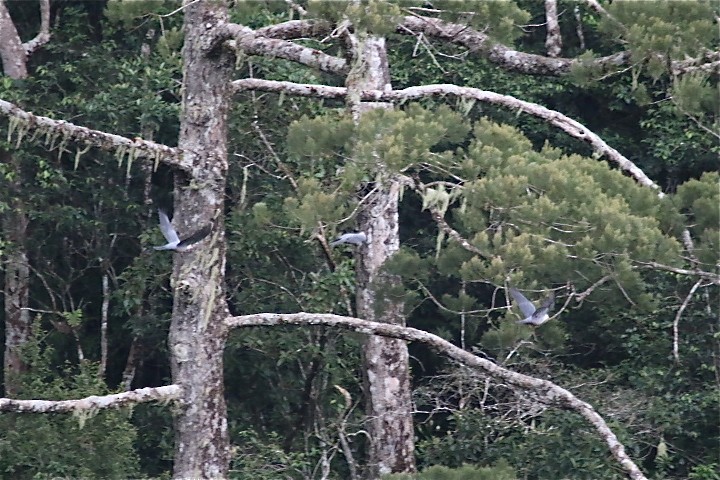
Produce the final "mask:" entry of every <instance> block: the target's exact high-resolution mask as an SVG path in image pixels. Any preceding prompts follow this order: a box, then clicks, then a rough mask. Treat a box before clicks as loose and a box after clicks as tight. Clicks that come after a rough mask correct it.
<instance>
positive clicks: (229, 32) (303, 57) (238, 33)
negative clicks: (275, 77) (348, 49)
mask: <svg viewBox="0 0 720 480" xmlns="http://www.w3.org/2000/svg"><path fill="white" fill-rule="evenodd" d="M296 22H297V23H298V24H302V22H303V21H302V20H298V21H296ZM273 32H274V33H273ZM266 33H273V34H275V35H280V33H279V32H277V31H272V30H267V31H266ZM225 40H227V42H226V43H225V44H226V45H228V46H229V47H230V48H232V49H234V50H240V51H242V52H244V53H246V54H248V55H261V56H266V57H276V58H284V59H285V60H291V61H293V62H297V63H300V64H302V65H305V66H307V67H311V68H317V69H318V70H320V71H323V72H328V73H334V74H338V75H345V74H347V73H348V71H349V68H348V64H347V61H345V59H344V58H339V57H335V56H333V55H328V54H327V53H324V52H322V51H320V50H317V49H314V48H310V47H304V46H302V45H298V44H296V43H293V42H289V41H287V40H280V39H275V38H268V37H266V36H263V35H262V33H260V32H258V31H255V30H253V29H252V28H249V27H246V26H244V25H238V24H235V23H229V24H224V25H221V26H220V27H219V28H218V34H217V37H216V43H219V42H224V41H225Z"/></svg>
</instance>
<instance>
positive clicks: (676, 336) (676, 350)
mask: <svg viewBox="0 0 720 480" xmlns="http://www.w3.org/2000/svg"><path fill="white" fill-rule="evenodd" d="M700 284H702V279H700V280H698V281H697V282H695V284H694V285H693V286H692V288H690V291H689V292H688V294H687V296H686V297H685V300H683V302H682V305H680V308H679V309H678V311H677V314H676V315H675V319H674V320H673V349H672V353H673V358H675V363H680V317H682V314H683V312H684V311H685V309H686V308H687V306H688V304H689V303H690V299H691V298H692V297H693V295H695V290H697V289H698V287H699V286H700Z"/></svg>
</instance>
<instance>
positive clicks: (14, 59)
mask: <svg viewBox="0 0 720 480" xmlns="http://www.w3.org/2000/svg"><path fill="white" fill-rule="evenodd" d="M0 61H2V68H3V72H4V73H5V75H7V76H8V77H10V78H14V79H19V78H26V77H27V55H26V54H25V48H24V47H23V44H22V41H21V40H20V35H19V34H18V31H17V29H16V28H15V24H14V23H13V21H12V18H10V12H8V10H7V7H6V6H5V1H4V0H0Z"/></svg>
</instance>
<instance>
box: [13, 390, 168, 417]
mask: <svg viewBox="0 0 720 480" xmlns="http://www.w3.org/2000/svg"><path fill="white" fill-rule="evenodd" d="M181 393H182V387H181V386H180V385H166V386H164V387H155V388H151V387H148V388H139V389H137V390H131V391H129V392H123V393H115V394H112V395H103V396H102V397H98V396H96V395H92V396H90V397H86V398H81V399H79V400H57V401H53V400H14V399H11V398H0V412H17V413H75V412H91V411H95V410H105V409H108V408H121V407H126V406H128V405H137V404H138V403H147V402H162V403H164V402H169V401H171V400H177V399H179V398H180V394H181Z"/></svg>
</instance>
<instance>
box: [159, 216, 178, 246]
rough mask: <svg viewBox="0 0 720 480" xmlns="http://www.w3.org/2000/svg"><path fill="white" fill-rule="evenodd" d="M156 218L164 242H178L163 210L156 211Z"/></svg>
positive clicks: (176, 235)
mask: <svg viewBox="0 0 720 480" xmlns="http://www.w3.org/2000/svg"><path fill="white" fill-rule="evenodd" d="M158 216H159V217H160V231H161V232H162V234H163V236H164V237H165V240H167V241H168V243H178V242H180V238H179V237H178V234H177V232H176V231H175V229H174V228H173V226H172V225H171V224H170V219H169V218H168V216H167V213H165V211H164V210H161V209H158Z"/></svg>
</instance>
